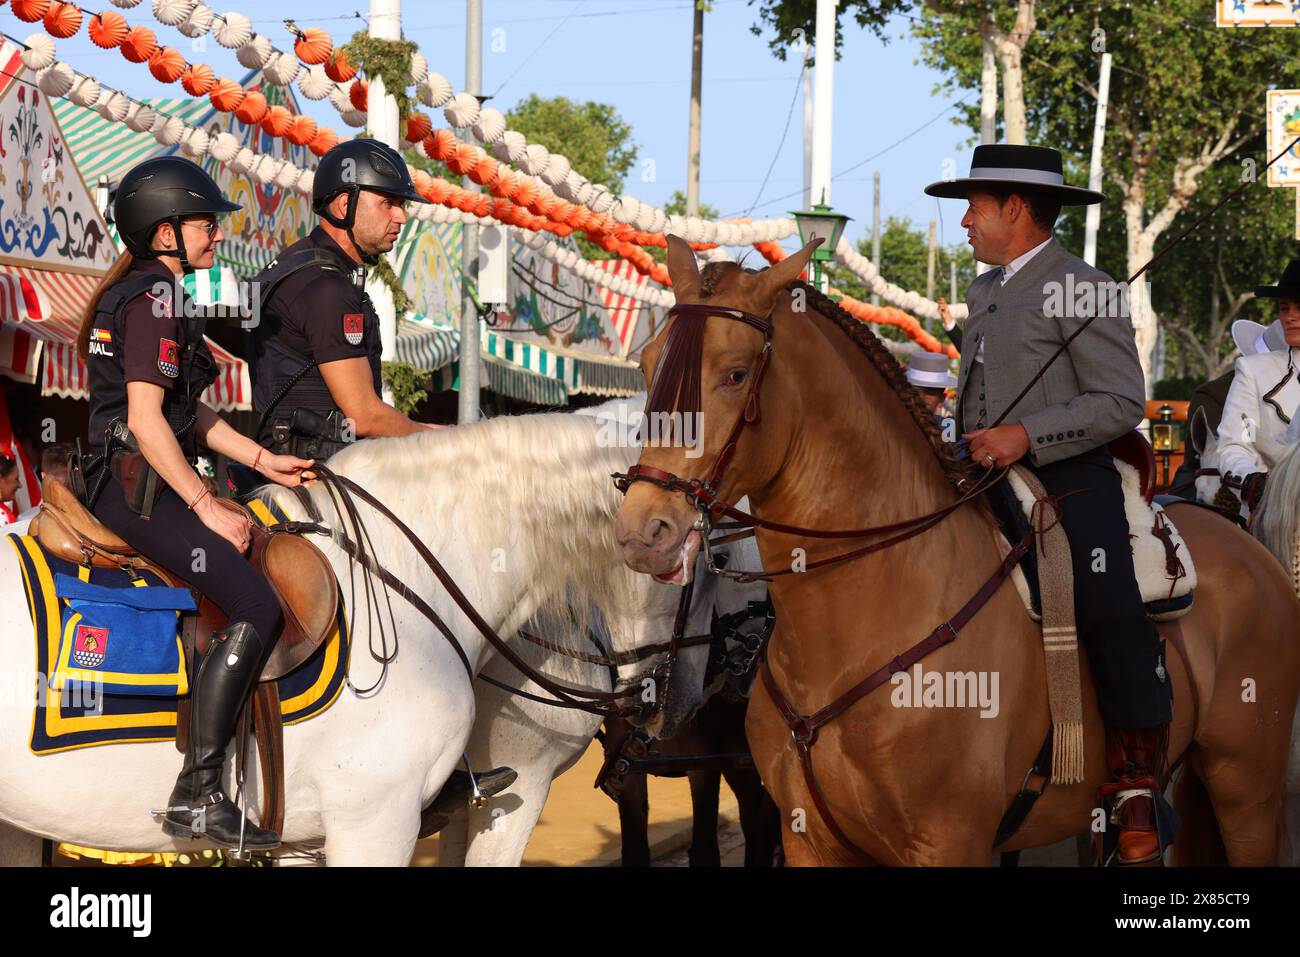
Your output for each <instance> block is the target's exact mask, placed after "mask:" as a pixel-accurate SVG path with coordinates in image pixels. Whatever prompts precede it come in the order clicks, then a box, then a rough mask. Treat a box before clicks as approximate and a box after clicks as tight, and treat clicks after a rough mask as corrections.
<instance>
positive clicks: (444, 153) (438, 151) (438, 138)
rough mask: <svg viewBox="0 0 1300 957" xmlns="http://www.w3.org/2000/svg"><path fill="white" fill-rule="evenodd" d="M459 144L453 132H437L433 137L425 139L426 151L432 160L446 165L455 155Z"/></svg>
mask: <svg viewBox="0 0 1300 957" xmlns="http://www.w3.org/2000/svg"><path fill="white" fill-rule="evenodd" d="M458 145H459V143H458V142H457V140H456V136H455V134H453V133H452V131H451V130H435V131H434V133H433V135H432V136H426V137H425V138H424V151H425V152H426V153H428V154H429V156H430V157H431V158H432V159H436V160H438V161H439V162H442V163H445V162H447V160H449V159H451V157H452V156H454V155H455V152H456V147H457V146H458Z"/></svg>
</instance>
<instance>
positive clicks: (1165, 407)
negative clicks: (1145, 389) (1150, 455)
mask: <svg viewBox="0 0 1300 957" xmlns="http://www.w3.org/2000/svg"><path fill="white" fill-rule="evenodd" d="M1157 414H1158V415H1159V416H1160V418H1159V420H1157V421H1154V422H1152V423H1151V447H1152V448H1153V449H1154V451H1155V453H1156V455H1158V456H1159V457H1160V467H1161V472H1162V473H1163V479H1164V481H1162V482H1161V483H1160V484H1161V486H1162V487H1167V486H1168V485H1169V481H1170V478H1169V466H1170V464H1171V459H1172V458H1173V455H1174V453H1175V452H1176V451H1178V446H1179V444H1180V443H1181V441H1182V436H1181V435H1180V434H1179V433H1180V432H1181V431H1182V430H1181V429H1179V427H1178V423H1176V422H1175V421H1174V410H1173V407H1172V406H1170V405H1169V403H1168V402H1166V403H1164V404H1162V405H1161V406H1160V408H1159V409H1158V410H1157Z"/></svg>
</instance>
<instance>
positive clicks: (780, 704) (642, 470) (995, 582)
mask: <svg viewBox="0 0 1300 957" xmlns="http://www.w3.org/2000/svg"><path fill="white" fill-rule="evenodd" d="M674 315H685V316H690V317H696V318H700V319H704V318H707V317H709V316H718V317H722V318H726V319H731V320H735V321H740V322H745V323H747V324H748V325H751V326H753V327H754V328H756V329H758V330H759V331H760V332H762V333H763V348H762V350H761V351H760V352H759V354H758V357H757V358H756V359H755V360H754V374H753V376H752V379H751V383H750V388H749V396H748V398H747V399H746V401H745V406H744V408H743V409H742V410H741V413H740V414H739V415H738V416H737V417H736V421H735V423H734V425H733V426H732V428H731V432H730V433H729V435H728V436H727V440H726V442H725V443H724V444H723V446H722V449H721V451H720V452H719V453H718V457H717V458H716V459H715V460H714V462H713V465H712V466H711V467H710V469H709V471H708V472H707V473H706V476H705V478H704V479H703V480H700V479H686V478H682V477H681V476H679V475H675V474H673V473H672V472H668V471H666V470H664V469H659V468H655V467H653V466H643V465H641V464H639V463H638V464H636V465H633V466H631V467H630V468H629V469H628V470H627V472H625V473H615V474H614V476H613V478H614V484H615V486H616V487H617V488H618V489H619V491H621V492H623V493H625V494H626V492H627V490H628V489H629V488H630V487H631V485H632V484H633V483H634V482H650V483H651V484H653V485H657V486H658V487H660V488H662V489H664V490H666V491H675V492H681V493H682V494H683V495H685V496H686V498H687V499H688V500H689V501H690V503H691V504H692V505H693V506H694V507H695V508H696V510H697V511H698V512H699V517H698V518H697V519H696V522H695V524H694V526H693V529H694V530H698V531H699V533H700V540H701V549H702V550H703V551H704V553H705V555H706V560H707V562H708V565H709V570H710V571H711V572H713V573H714V574H720V575H724V576H726V577H729V578H733V579H735V580H737V581H741V582H752V581H770V580H771V579H773V578H776V577H778V576H780V575H788V574H792V573H794V572H796V571H798V572H801V573H807V572H809V571H812V570H814V569H816V568H821V567H825V566H828V565H832V564H838V563H841V562H846V561H852V560H853V559H856V558H860V557H862V556H864V555H868V554H871V553H873V552H878V551H882V550H884V549H886V548H889V547H891V546H893V545H896V544H898V543H899V542H902V541H905V540H907V539H909V538H913V537H915V536H917V535H920V534H921V533H923V532H925V531H928V530H929V529H931V528H933V527H934V526H935V525H937V524H939V523H940V522H941V521H943V519H945V518H946V517H947V516H949V515H951V514H952V513H953V512H955V511H957V509H959V508H961V507H962V506H963V505H965V504H966V503H967V502H970V501H972V500H973V499H975V498H977V497H978V496H980V495H982V494H984V492H986V491H987V490H988V489H990V488H992V487H993V486H994V485H996V484H997V483H998V482H1000V481H1002V480H1003V479H1004V478H1005V477H1006V474H1007V472H1008V469H1006V468H1003V469H997V470H995V468H994V467H992V466H990V467H989V468H988V469H987V470H986V471H985V472H984V474H983V475H982V476H980V477H979V478H978V479H977V480H976V481H975V482H974V483H973V484H971V485H970V487H969V488H967V489H966V490H965V491H964V492H963V493H962V494H961V496H960V497H958V499H957V500H956V501H955V502H953V503H952V504H950V505H946V506H944V507H943V508H939V509H935V510H934V511H932V512H929V513H927V514H925V515H919V516H916V517H914V518H910V519H904V520H903V521H901V522H892V523H889V524H887V525H877V526H873V527H870V528H859V529H842V530H826V529H813V528H804V527H802V526H798V525H787V524H784V523H781V522H772V521H767V520H765V519H762V518H759V517H758V516H756V515H751V514H749V513H747V512H743V511H741V510H740V509H738V508H736V507H735V506H734V505H728V504H726V503H725V502H722V501H720V500H719V498H718V488H719V486H720V484H721V482H722V477H723V475H724V474H725V472H726V469H727V466H728V465H729V464H730V462H731V459H732V458H733V457H734V455H735V452H736V444H737V442H738V441H739V439H740V435H741V433H742V431H743V430H744V428H745V426H746V425H757V424H758V423H759V422H760V421H761V420H762V411H761V406H760V404H759V389H760V387H761V386H762V382H763V375H764V373H765V372H766V371H767V367H768V365H769V364H770V362H771V356H772V322H771V319H764V318H760V317H758V316H755V315H753V314H751V313H746V312H743V311H741V310H738V309H726V308H720V307H716V306H709V305H700V304H693V305H679V306H674V307H673V308H672V309H670V310H669V317H672V316H674ZM680 330H681V325H680V324H674V325H673V326H672V327H670V328H669V330H668V336H669V340H670V341H669V344H668V349H669V350H671V348H672V343H671V339H672V337H673V336H674V335H680V334H681V331H680ZM697 336H698V333H697ZM653 394H654V393H653V392H652V395H653ZM995 472H996V474H995ZM714 514H718V515H726V516H728V517H730V518H734V519H738V520H739V521H741V522H743V523H745V524H746V525H749V526H752V527H753V528H754V529H759V528H765V529H768V530H770V531H775V532H779V533H782V534H789V535H803V536H808V537H810V538H821V539H849V538H864V537H868V536H873V535H887V536H888V537H886V538H884V539H881V540H880V541H876V542H873V543H871V544H869V545H865V546H862V547H861V548H857V549H854V550H852V551H849V552H845V553H842V554H839V555H835V556H831V557H829V558H824V559H819V560H818V561H814V562H809V563H808V564H806V565H804V566H803V567H801V568H798V569H796V568H794V567H791V568H788V569H758V570H754V571H730V570H727V569H722V568H717V567H715V564H714V562H713V557H712V554H711V553H710V545H709V532H710V516H711V515H714ZM727 537H728V538H730V537H731V536H727ZM1034 539H1035V533H1034V531H1033V530H1032V529H1031V530H1030V531H1029V532H1028V533H1027V534H1026V535H1025V537H1024V538H1022V539H1021V540H1020V541H1019V542H1017V543H1016V544H1015V545H1014V546H1013V547H1012V549H1011V551H1010V553H1009V554H1008V555H1007V556H1006V558H1004V559H1003V560H1002V562H1001V563H1000V564H999V565H998V567H997V568H996V569H995V570H994V572H993V574H992V575H990V576H989V578H988V579H987V580H986V581H985V582H984V583H983V584H982V585H981V586H980V588H979V589H978V590H977V591H976V593H975V594H974V595H972V596H971V598H970V599H968V600H967V602H966V603H965V604H964V605H963V606H962V607H961V608H960V609H959V610H958V612H957V613H956V614H955V615H953V616H952V617H951V618H949V619H948V620H947V621H945V622H943V623H942V624H940V625H939V626H938V627H937V628H935V629H934V630H933V631H931V632H930V634H929V635H927V636H926V637H925V638H923V639H921V640H920V641H918V642H916V643H915V644H913V645H912V646H911V647H910V648H908V649H907V650H906V651H904V652H903V653H902V654H900V655H897V656H895V657H894V659H893V660H892V661H890V662H889V663H888V664H887V665H885V666H884V667H881V668H879V669H877V670H876V671H875V672H873V673H872V674H871V675H868V676H867V677H866V678H864V679H863V680H862V681H860V682H858V684H856V685H854V686H853V687H852V688H850V689H849V690H848V691H846V692H844V693H843V694H841V695H840V696H839V697H838V698H836V699H835V700H834V701H833V702H831V703H830V704H829V705H827V706H826V707H824V708H821V709H820V710H818V711H816V712H813V713H811V714H806V715H805V714H800V713H799V711H798V710H796V709H795V707H794V706H793V705H792V704H791V702H790V700H789V699H788V698H787V697H786V695H785V694H784V692H783V691H782V690H781V688H780V687H779V686H778V685H777V683H776V677H775V675H773V674H772V669H771V666H770V664H769V663H768V656H767V650H768V645H767V644H763V645H762V651H763V654H762V657H761V659H760V664H759V673H760V675H761V676H762V679H763V685H764V688H765V690H766V691H767V694H768V696H769V697H770V698H771V699H772V702H773V704H774V705H775V707H776V709H777V712H778V714H779V715H780V717H781V720H782V722H783V723H784V724H785V725H786V727H787V729H788V730H789V731H790V737H791V742H792V744H793V745H794V750H795V751H796V753H797V755H798V758H799V765H800V768H801V770H802V772H803V778H804V783H805V785H806V786H807V788H808V792H809V794H810V796H811V798H812V801H813V805H814V807H816V809H817V812H818V814H819V815H820V816H821V818H822V820H823V822H824V823H825V824H826V827H827V830H829V831H830V833H831V834H832V836H833V837H834V838H835V840H836V841H837V842H838V843H839V844H840V845H841V846H842V847H843V848H845V849H846V850H847V851H849V852H850V853H851V854H853V855H855V856H857V857H860V858H863V859H865V860H866V861H867V862H869V863H873V864H875V863H879V862H878V861H877V860H876V859H875V858H874V857H873V856H872V855H871V854H870V853H869V852H867V851H866V850H864V849H863V848H862V847H860V846H859V845H858V844H857V843H855V842H854V841H853V840H852V839H851V838H850V837H849V836H848V835H847V834H846V833H845V831H844V830H843V828H841V827H840V825H839V822H838V821H837V820H836V819H835V816H834V815H833V814H832V813H831V809H830V806H829V803H828V801H827V800H826V797H825V794H824V793H823V791H822V788H821V785H820V784H819V783H818V781H817V776H816V773H815V771H814V768H813V763H812V747H813V744H814V743H815V741H816V738H817V731H818V729H820V728H821V727H822V726H824V725H826V724H829V723H830V722H831V721H833V720H835V719H836V718H838V717H839V716H840V715H842V714H843V713H844V712H845V711H847V710H848V709H849V708H850V707H851V706H852V705H854V704H856V703H857V702H858V701H860V700H861V699H862V698H864V697H866V695H868V694H870V693H871V692H872V691H874V690H875V689H876V688H879V687H880V686H881V685H883V684H885V683H887V682H888V681H889V679H890V678H891V677H892V676H893V675H894V674H896V673H897V672H899V671H905V670H907V669H908V668H910V667H911V666H912V665H913V664H915V663H916V662H917V661H920V660H921V659H922V658H924V657H925V656H927V655H929V654H931V653H932V652H934V651H937V650H938V649H939V648H941V647H943V646H944V645H947V644H949V643H951V642H953V641H955V640H956V639H957V634H958V632H959V631H961V629H962V628H963V627H964V626H965V625H966V624H967V623H968V622H969V621H970V620H971V619H972V618H974V617H975V615H976V614H977V613H978V612H979V610H980V609H981V608H983V607H984V605H985V604H986V603H987V602H988V600H989V599H990V598H992V597H993V595H994V593H996V592H997V590H998V589H999V588H1000V587H1001V585H1002V583H1003V582H1004V581H1005V580H1006V579H1007V578H1008V577H1009V576H1010V574H1011V572H1012V570H1013V569H1014V568H1015V567H1016V566H1017V565H1018V564H1019V563H1020V562H1021V561H1022V560H1023V559H1024V557H1025V555H1027V554H1028V553H1029V551H1030V549H1032V548H1033V543H1034ZM1009 813H1010V812H1008V814H1009Z"/></svg>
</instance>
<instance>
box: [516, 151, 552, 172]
mask: <svg viewBox="0 0 1300 957" xmlns="http://www.w3.org/2000/svg"><path fill="white" fill-rule="evenodd" d="M550 162H551V151H550V150H548V149H547V148H546V147H545V146H543V145H542V144H541V143H531V144H529V146H528V149H526V150H524V155H523V156H522V157H521V158H520V161H519V166H520V168H521V169H522V170H523V171H524V172H525V173H531V174H532V175H534V176H536V175H537V174H538V173H541V172H542V171H543V170H545V169H546V167H547V166H548V165H550Z"/></svg>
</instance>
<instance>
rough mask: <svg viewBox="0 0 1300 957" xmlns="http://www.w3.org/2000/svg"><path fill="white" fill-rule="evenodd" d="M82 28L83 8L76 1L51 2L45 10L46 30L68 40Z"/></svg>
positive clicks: (53, 35)
mask: <svg viewBox="0 0 1300 957" xmlns="http://www.w3.org/2000/svg"><path fill="white" fill-rule="evenodd" d="M80 29H81V8H80V7H78V6H77V5H76V4H75V3H51V4H50V9H49V10H47V11H46V12H45V32H46V33H48V34H49V35H50V36H52V37H58V38H59V39H60V40H66V39H67V38H68V37H71V36H76V34H77V31H78V30H80Z"/></svg>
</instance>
